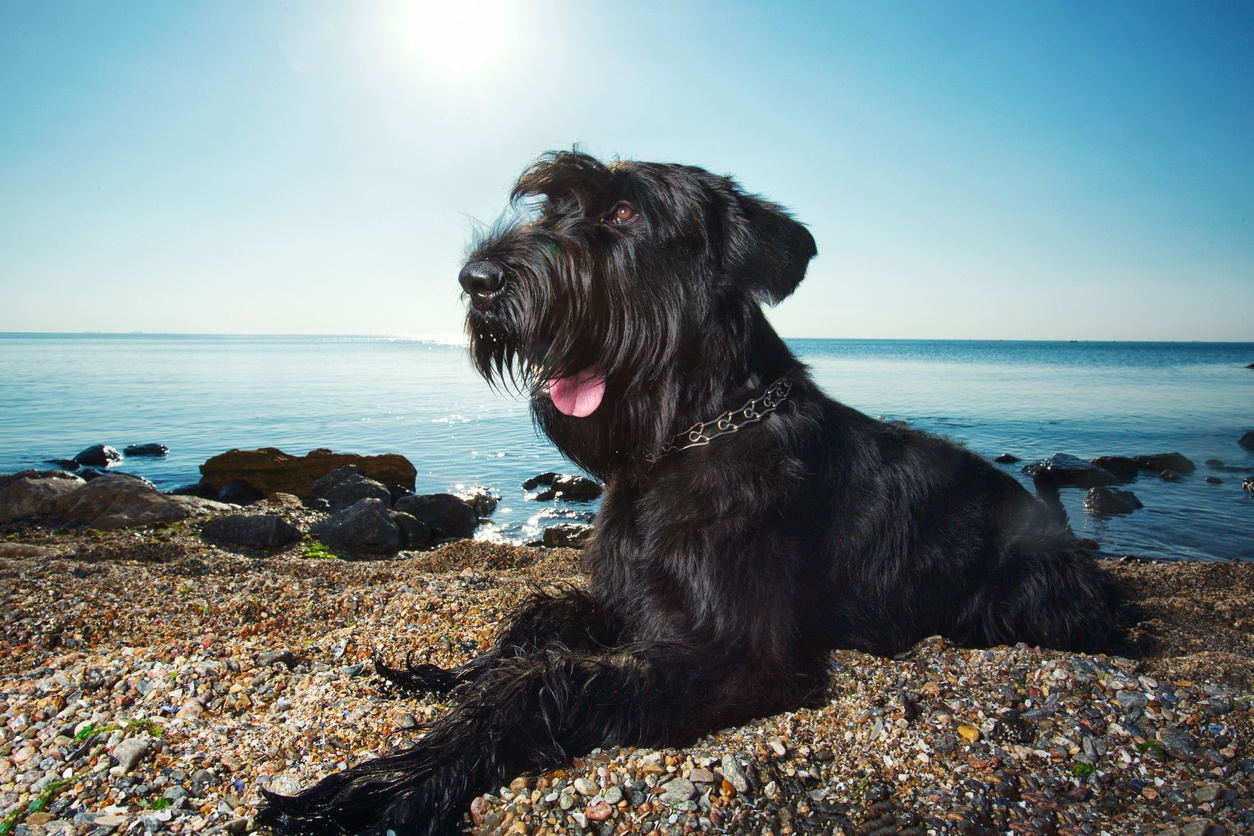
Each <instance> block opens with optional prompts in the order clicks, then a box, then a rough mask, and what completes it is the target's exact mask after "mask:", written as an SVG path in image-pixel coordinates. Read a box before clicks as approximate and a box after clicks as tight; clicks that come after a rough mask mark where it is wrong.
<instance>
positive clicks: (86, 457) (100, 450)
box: [74, 444, 122, 467]
mask: <svg viewBox="0 0 1254 836" xmlns="http://www.w3.org/2000/svg"><path fill="white" fill-rule="evenodd" d="M74 461H76V462H78V463H79V464H81V465H87V466H88V467H109V466H110V465H115V464H117V463H118V462H120V461H122V454H121V453H119V452H118V451H117V450H115V449H113V448H112V447H110V446H108V445H107V444H96V445H93V446H91V447H88V448H87V449H86V450H84V451H83V452H81V453H79V454H78V455H77V456H75V457H74Z"/></svg>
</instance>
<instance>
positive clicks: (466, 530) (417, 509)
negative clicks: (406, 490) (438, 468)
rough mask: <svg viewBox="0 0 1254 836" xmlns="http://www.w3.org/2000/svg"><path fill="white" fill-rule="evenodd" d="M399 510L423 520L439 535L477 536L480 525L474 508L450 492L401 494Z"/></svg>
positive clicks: (443, 536)
mask: <svg viewBox="0 0 1254 836" xmlns="http://www.w3.org/2000/svg"><path fill="white" fill-rule="evenodd" d="M396 510H397V511H399V512H401V513H403V514H409V515H410V516H413V517H416V518H417V519H419V520H421V521H422V522H423V523H425V524H426V525H427V527H428V528H430V529H431V534H432V536H433V537H435V538H438V539H446V540H447V539H453V540H461V539H463V538H465V537H471V536H474V533H475V528H476V526H478V525H479V515H478V514H476V513H475V509H474V508H471V507H470V506H469V505H467V504H466V503H465V502H462V501H461V500H460V499H458V498H457V497H456V496H454V495H453V494H450V493H433V494H420V495H414V496H406V497H402V498H400V499H398V500H397V501H396Z"/></svg>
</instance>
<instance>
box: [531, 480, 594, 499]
mask: <svg viewBox="0 0 1254 836" xmlns="http://www.w3.org/2000/svg"><path fill="white" fill-rule="evenodd" d="M544 475H545V476H548V475H550V474H544ZM532 481H533V480H530V479H529V480H527V482H524V483H523V487H524V488H526V489H527V490H531V488H527V485H528V484H531V482H532ZM540 486H544V488H545V489H544V490H542V491H540V492H538V493H537V494H536V495H535V497H534V498H535V499H536V500H537V501H539V502H547V501H548V500H550V499H564V500H567V501H569V502H591V501H592V500H594V499H596V498H598V497H599V496H600V495H601V493H602V488H601V485H600V484H599V483H597V482H594V481H593V480H591V479H588V478H587V477H584V476H554V478H553V479H552V480H550V481H549V482H548V483H547V484H545V483H538V484H537V485H535V486H533V487H540Z"/></svg>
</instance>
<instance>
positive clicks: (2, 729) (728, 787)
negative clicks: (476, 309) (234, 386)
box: [0, 509, 1254, 836]
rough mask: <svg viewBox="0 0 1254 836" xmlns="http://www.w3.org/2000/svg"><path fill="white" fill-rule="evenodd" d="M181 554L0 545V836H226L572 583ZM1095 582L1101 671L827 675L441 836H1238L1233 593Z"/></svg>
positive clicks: (499, 549) (514, 571)
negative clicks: (796, 693)
mask: <svg viewBox="0 0 1254 836" xmlns="http://www.w3.org/2000/svg"><path fill="white" fill-rule="evenodd" d="M259 510H260V509H259ZM287 513H291V514H299V513H301V512H300V511H298V510H295V509H288V511H287ZM199 524H200V523H198V522H196V521H192V522H188V523H178V524H174V525H168V526H162V527H155V528H149V529H138V530H129V531H115V532H90V531H77V532H66V531H51V530H45V529H41V528H38V527H24V528H23V527H17V528H14V527H10V529H9V530H8V533H7V535H6V537H5V539H3V540H0V836H9V834H20V836H26V835H27V834H29V835H30V836H37V835H38V834H57V833H64V834H71V833H72V834H83V835H86V834H91V835H92V836H107V834H112V833H117V834H121V833H130V834H149V833H175V834H183V833H232V834H239V833H247V832H251V831H253V830H255V829H256V828H255V825H254V818H253V817H254V814H255V813H256V811H257V808H258V805H259V803H260V790H261V789H262V788H268V789H271V790H274V791H276V792H281V793H291V792H294V791H296V790H298V789H299V788H301V787H304V786H307V785H309V784H311V783H313V782H314V781H316V780H317V779H318V778H319V777H321V776H322V775H325V774H326V773H328V772H330V771H333V770H337V769H345V768H347V767H348V766H350V765H352V764H355V763H357V762H360V761H361V760H364V759H367V758H371V757H376V756H380V755H384V754H388V753H390V752H393V751H396V750H398V749H402V748H405V747H407V746H409V745H410V744H412V743H413V742H414V741H415V740H416V739H417V738H418V737H419V736H421V735H422V733H423V726H424V724H425V723H427V722H429V721H431V720H434V719H435V718H437V717H439V716H440V715H441V714H442V713H443V712H444V711H445V710H446V709H447V705H446V704H444V703H443V702H441V701H440V700H438V699H435V698H421V697H416V696H413V695H400V694H396V693H393V692H389V690H388V688H387V687H386V685H385V683H384V682H383V680H381V679H380V678H378V677H377V676H375V675H374V673H373V664H372V660H373V659H374V658H375V657H376V656H382V658H384V659H386V660H387V661H389V662H390V663H391V664H393V665H396V664H400V663H402V662H404V661H405V658H406V656H407V655H409V654H412V659H413V661H422V662H431V663H434V664H439V665H450V664H457V663H460V662H464V661H466V660H467V659H468V658H470V657H471V656H472V655H474V654H475V653H477V652H479V651H481V650H482V649H485V648H486V647H487V646H488V645H489V643H490V642H491V639H492V636H493V633H494V630H495V629H496V627H497V625H498V624H499V622H500V621H501V619H502V618H503V617H504V616H505V615H506V614H507V613H508V612H509V611H510V609H511V608H512V607H514V606H515V605H517V604H518V603H519V602H520V601H521V600H522V599H523V598H524V597H525V596H526V595H527V594H528V593H529V592H530V591H531V590H532V589H534V588H535V587H536V586H537V585H544V584H550V583H574V584H578V583H580V582H581V574H580V569H579V553H578V552H577V551H572V550H568V549H540V548H528V547H521V546H513V545H508V544H492V543H484V542H476V541H471V540H465V541H460V542H457V543H452V544H448V545H445V546H442V547H440V548H437V549H435V550H432V551H425V552H402V553H401V554H400V555H398V556H397V557H396V558H393V559H388V560H373V561H352V562H350V561H345V560H340V559H326V558H320V557H319V556H317V553H316V552H311V551H310V549H309V548H308V543H303V544H297V545H294V546H292V547H289V548H288V549H286V550H283V551H280V552H277V553H265V554H252V553H241V552H230V551H224V550H222V549H220V548H217V547H215V546H212V545H209V544H207V543H205V542H204V541H202V540H201V539H200V537H199V536H198V526H199ZM1108 563H1109V568H1110V570H1111V571H1112V572H1113V573H1114V574H1115V575H1116V576H1117V577H1118V578H1119V580H1120V581H1121V582H1122V583H1123V585H1124V586H1125V588H1126V589H1127V591H1128V594H1129V597H1130V599H1131V600H1132V601H1133V602H1134V604H1135V605H1136V607H1137V608H1138V615H1137V617H1136V621H1137V624H1136V626H1135V627H1134V628H1133V629H1132V630H1131V632H1130V633H1129V636H1128V643H1127V647H1126V652H1125V653H1123V655H1098V656H1088V655H1078V654H1069V653H1061V652H1057V651H1052V650H1042V649H1038V648H1029V647H1026V646H1022V645H1020V646H1015V647H998V648H992V649H987V650H978V649H977V650H972V649H965V648H958V647H954V646H953V645H951V644H949V643H947V642H945V641H943V640H941V639H939V638H933V639H929V640H926V641H924V642H922V643H920V644H919V645H917V646H916V647H915V648H913V649H912V650H911V651H910V652H909V653H907V654H904V655H903V656H902V657H900V658H895V659H882V658H878V657H873V656H868V655H866V654H861V653H855V652H846V651H839V652H835V653H833V654H832V657H831V679H830V684H829V688H828V689H827V691H826V692H825V693H824V694H823V695H822V696H821V697H820V698H819V699H818V700H817V702H816V704H815V705H813V706H810V707H807V708H803V709H800V710H797V711H794V712H790V713H787V714H782V715H777V716H774V717H769V718H764V719H761V720H759V721H756V722H754V723H751V724H749V725H746V726H742V727H738V728H732V729H724V730H720V731H719V732H717V733H715V734H713V735H710V736H708V737H706V738H703V739H701V740H699V741H697V742H696V743H695V744H693V745H692V746H691V747H689V748H684V749H667V750H641V749H631V748H613V749H605V750H597V751H594V752H592V753H589V754H588V755H587V756H585V757H582V758H579V759H578V760H576V761H575V762H574V763H572V764H571V765H569V767H567V768H565V769H562V770H558V771H555V772H551V773H547V774H543V775H529V776H518V777H517V778H516V779H515V780H513V781H512V782H511V783H509V784H508V785H507V786H503V787H501V788H499V790H497V791H496V792H494V793H491V794H488V795H485V796H481V797H479V798H477V799H476V800H475V801H474V803H473V804H472V805H471V807H470V808H469V809H468V810H467V811H466V817H465V822H464V831H465V832H466V833H479V834H505V833H522V834H536V835H537V836H538V835H539V834H563V833H568V834H580V833H592V834H609V833H646V834H653V833H656V834H682V833H692V832H708V833H743V834H766V833H770V834H777V835H778V834H789V833H825V834H826V833H831V834H836V833H844V834H854V833H913V834H923V833H1042V834H1051V833H1056V834H1079V833H1089V834H1101V833H1108V834H1140V833H1145V834H1162V835H1163V836H1171V835H1172V834H1189V836H1207V835H1209V836H1221V834H1239V833H1254V745H1252V741H1254V728H1252V726H1254V691H1252V690H1251V681H1250V674H1251V671H1254V564H1250V563H1237V562H1227V563H1145V562H1137V561H1131V560H1123V561H1115V560H1111V561H1108Z"/></svg>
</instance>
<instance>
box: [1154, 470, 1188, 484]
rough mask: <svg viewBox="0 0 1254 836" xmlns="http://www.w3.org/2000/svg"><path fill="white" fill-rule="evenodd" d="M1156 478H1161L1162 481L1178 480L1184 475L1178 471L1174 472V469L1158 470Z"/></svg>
mask: <svg viewBox="0 0 1254 836" xmlns="http://www.w3.org/2000/svg"><path fill="white" fill-rule="evenodd" d="M1158 478H1160V479H1162V480H1163V481H1164V482H1179V481H1180V480H1181V479H1183V478H1184V477H1183V476H1181V475H1180V474H1179V473H1176V472H1175V471H1174V470H1160V471H1159V472H1158Z"/></svg>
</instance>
